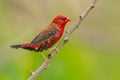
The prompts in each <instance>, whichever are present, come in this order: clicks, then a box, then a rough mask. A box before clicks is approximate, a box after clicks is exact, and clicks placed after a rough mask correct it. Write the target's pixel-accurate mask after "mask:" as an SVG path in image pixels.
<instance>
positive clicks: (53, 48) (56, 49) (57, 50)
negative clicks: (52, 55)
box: [47, 46, 59, 52]
mask: <svg viewBox="0 0 120 80" xmlns="http://www.w3.org/2000/svg"><path fill="white" fill-rule="evenodd" d="M47 50H48V51H52V50H55V51H56V52H59V49H58V48H57V47H56V46H55V47H52V48H48V49H47Z"/></svg>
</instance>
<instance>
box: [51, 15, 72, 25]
mask: <svg viewBox="0 0 120 80" xmlns="http://www.w3.org/2000/svg"><path fill="white" fill-rule="evenodd" d="M70 21H71V20H70V19H69V18H68V17H66V16H63V15H58V16H56V17H55V18H54V19H53V21H52V23H55V24H57V25H59V26H60V27H65V25H66V23H68V22H70Z"/></svg>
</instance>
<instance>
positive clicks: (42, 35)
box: [31, 27, 58, 43]
mask: <svg viewBox="0 0 120 80" xmlns="http://www.w3.org/2000/svg"><path fill="white" fill-rule="evenodd" d="M57 31H58V29H57V28H56V27H53V28H51V29H50V30H48V31H47V32H46V33H44V32H41V33H39V34H38V35H37V36H36V37H35V38H34V39H33V40H32V42H31V43H40V42H42V41H44V40H47V39H49V38H50V37H51V36H54V35H56V33H57Z"/></svg>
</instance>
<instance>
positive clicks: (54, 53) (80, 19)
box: [28, 0, 97, 80]
mask: <svg viewBox="0 0 120 80" xmlns="http://www.w3.org/2000/svg"><path fill="white" fill-rule="evenodd" d="M96 2H97V0H93V1H91V3H90V4H89V6H88V7H87V8H86V10H85V11H84V12H83V13H82V15H81V16H80V17H79V19H78V20H77V21H76V22H75V24H74V25H73V26H71V27H70V28H69V29H68V30H67V31H66V35H65V37H64V38H63V39H62V40H61V42H60V43H59V44H58V46H57V47H56V49H57V50H53V52H52V53H51V54H49V55H48V57H47V61H44V62H43V63H42V64H41V65H40V67H39V68H38V69H37V70H36V71H34V72H32V73H31V76H30V77H29V79H28V80H34V78H35V77H37V76H38V75H39V74H40V73H41V72H42V71H43V70H45V69H46V68H47V66H48V64H49V62H50V61H51V60H52V58H53V57H54V56H55V55H56V54H57V53H58V51H59V50H60V49H61V48H62V46H64V45H65V44H66V43H67V42H68V38H69V37H70V36H71V34H72V33H73V32H74V31H75V30H76V29H77V28H78V27H79V25H80V23H81V22H82V21H83V20H84V18H85V17H86V16H87V15H88V13H89V12H90V11H91V10H92V9H93V8H94V6H95V3H96Z"/></svg>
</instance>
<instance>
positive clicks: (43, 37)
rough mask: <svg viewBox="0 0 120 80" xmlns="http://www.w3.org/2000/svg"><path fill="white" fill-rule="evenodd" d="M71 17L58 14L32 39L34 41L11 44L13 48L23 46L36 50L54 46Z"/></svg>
mask: <svg viewBox="0 0 120 80" xmlns="http://www.w3.org/2000/svg"><path fill="white" fill-rule="evenodd" d="M68 22H70V19H69V18H68V17H66V16H63V15H58V16H56V17H55V18H54V19H53V21H52V22H51V23H50V24H49V25H48V26H46V27H45V28H44V29H42V30H41V32H40V33H39V34H38V35H37V36H36V37H35V38H34V39H33V40H32V42H29V43H24V44H18V45H11V47H12V48H16V49H17V48H23V49H28V50H34V51H41V52H42V51H43V50H47V49H48V48H50V47H52V46H53V45H54V44H55V43H56V42H57V41H58V40H59V39H60V38H61V36H62V34H63V32H64V28H65V25H66V23H68Z"/></svg>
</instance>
